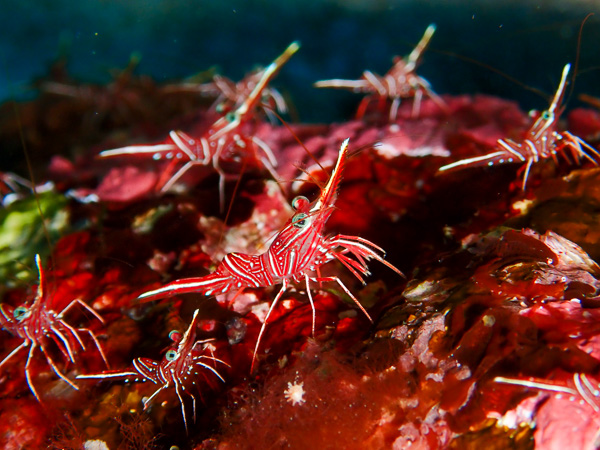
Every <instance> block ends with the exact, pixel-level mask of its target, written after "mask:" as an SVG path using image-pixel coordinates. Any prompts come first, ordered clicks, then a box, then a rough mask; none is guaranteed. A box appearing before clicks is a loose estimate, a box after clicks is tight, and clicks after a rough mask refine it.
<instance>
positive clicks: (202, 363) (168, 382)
mask: <svg viewBox="0 0 600 450" xmlns="http://www.w3.org/2000/svg"><path fill="white" fill-rule="evenodd" d="M198 312H199V310H196V311H195V312H194V317H193V318H192V322H191V323H190V326H189V327H188V328H187V330H186V331H185V333H184V334H183V336H182V335H181V334H180V333H179V332H177V331H171V333H170V334H169V337H170V338H171V340H172V341H173V342H174V345H173V346H172V347H171V348H169V350H167V352H166V353H165V356H164V358H163V359H162V360H161V361H154V360H152V359H150V358H137V359H135V360H134V361H133V369H131V370H124V371H106V372H102V373H98V374H90V375H78V376H77V379H87V380H90V379H95V380H124V381H125V382H130V381H136V382H137V381H140V382H145V381H151V382H152V383H154V384H155V385H157V386H159V387H158V389H156V391H154V393H153V394H152V395H151V396H150V397H148V398H146V399H144V400H143V402H144V410H146V409H148V407H149V406H150V404H151V403H152V401H153V400H154V399H155V398H156V396H157V395H158V394H159V393H160V392H162V391H163V390H165V389H169V388H171V387H173V388H175V393H176V394H177V398H178V399H179V403H180V406H181V414H182V416H183V422H184V425H185V429H186V432H187V431H188V422H187V414H186V411H185V403H184V400H183V394H187V395H188V396H190V397H191V398H192V408H193V417H194V420H195V418H196V397H195V396H194V394H193V393H192V392H191V389H192V388H191V386H190V384H191V385H192V386H194V385H196V382H197V380H198V376H199V374H198V371H199V370H207V371H209V372H211V373H213V374H214V375H215V376H216V377H217V378H219V379H220V380H221V381H223V382H224V381H225V380H224V379H223V377H222V376H221V374H220V373H219V372H218V371H217V370H216V369H215V368H214V367H213V366H214V363H216V362H219V363H221V364H225V365H226V366H228V364H227V363H226V362H224V361H222V360H220V359H218V358H215V357H214V356H213V355H212V354H211V355H208V354H206V351H207V350H208V349H209V344H208V342H209V341H210V340H203V341H196V327H197V325H198ZM211 363H212V364H211Z"/></svg>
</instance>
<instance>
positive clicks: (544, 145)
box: [439, 64, 600, 190]
mask: <svg viewBox="0 0 600 450" xmlns="http://www.w3.org/2000/svg"><path fill="white" fill-rule="evenodd" d="M570 68H571V65H570V64H567V65H566V66H565V67H564V69H563V72H562V77H561V80H560V84H559V85H558V89H557V90H556V94H554V98H553V99H552V102H551V103H550V107H549V108H548V109H547V110H546V111H543V112H542V113H541V114H540V115H539V117H538V118H537V119H536V121H535V122H534V123H533V125H531V127H530V128H529V130H527V133H525V139H523V141H521V142H515V141H513V140H512V139H508V138H507V139H499V140H498V143H497V145H496V150H495V151H494V152H492V153H488V154H486V155H483V156H475V157H473V158H467V159H461V160H460V161H456V162H453V163H452V164H447V165H445V166H442V167H440V168H439V171H440V172H447V171H450V170H454V169H465V168H467V167H479V166H482V165H486V166H494V165H500V164H524V165H525V166H524V173H523V190H525V188H526V186H527V179H528V178H529V172H530V170H531V166H532V165H533V164H534V163H538V162H540V161H541V160H544V159H548V158H552V160H553V161H554V162H555V163H556V164H558V157H559V156H562V157H563V158H564V159H565V160H566V161H567V162H569V163H570V164H573V162H575V163H577V164H579V163H580V162H581V159H587V160H589V161H590V162H591V163H593V164H594V165H598V162H597V158H600V153H598V151H597V150H596V149H594V148H593V147H591V146H590V145H589V144H588V143H586V142H585V141H583V140H582V139H581V138H579V137H577V136H575V135H573V134H571V133H569V132H568V131H563V132H560V131H557V123H556V122H557V121H558V118H559V117H560V114H561V113H562V111H563V109H564V108H561V107H560V104H561V102H562V99H563V97H564V94H565V87H566V83H567V76H568V74H569V70H570Z"/></svg>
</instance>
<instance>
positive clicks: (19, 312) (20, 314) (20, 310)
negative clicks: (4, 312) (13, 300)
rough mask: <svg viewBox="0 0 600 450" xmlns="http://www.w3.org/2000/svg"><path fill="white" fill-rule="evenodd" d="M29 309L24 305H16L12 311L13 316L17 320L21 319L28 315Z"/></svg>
mask: <svg viewBox="0 0 600 450" xmlns="http://www.w3.org/2000/svg"><path fill="white" fill-rule="evenodd" d="M28 313H29V310H28V309H27V308H25V307H24V306H17V307H16V308H15V310H14V311H13V316H14V318H15V319H16V320H17V321H19V322H20V321H21V320H23V319H25V318H26V317H28V316H29V314H28Z"/></svg>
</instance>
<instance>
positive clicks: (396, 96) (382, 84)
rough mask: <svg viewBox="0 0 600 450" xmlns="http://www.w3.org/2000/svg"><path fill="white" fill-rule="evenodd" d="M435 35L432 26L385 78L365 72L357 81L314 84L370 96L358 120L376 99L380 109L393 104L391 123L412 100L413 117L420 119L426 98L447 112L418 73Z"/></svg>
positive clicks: (357, 116)
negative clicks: (405, 101) (424, 53)
mask: <svg viewBox="0 0 600 450" xmlns="http://www.w3.org/2000/svg"><path fill="white" fill-rule="evenodd" d="M434 32H435V25H434V24H431V25H429V26H428V27H427V29H426V30H425V33H424V34H423V37H422V38H421V40H420V41H419V43H418V44H417V46H416V47H415V48H414V49H413V51H412V52H410V54H409V55H408V56H407V57H405V58H402V57H400V56H396V57H394V65H393V66H392V68H391V69H390V70H389V71H388V72H387V73H386V74H385V75H383V76H381V75H377V74H376V73H373V72H371V71H369V70H365V71H364V72H363V75H362V77H361V78H360V79H358V80H341V79H333V80H321V81H317V82H316V83H314V86H315V87H318V88H335V89H350V90H352V91H353V92H358V93H361V94H367V96H366V97H365V98H363V100H362V101H361V102H360V105H359V106H358V110H357V112H356V118H357V119H360V118H362V117H363V116H364V115H365V112H366V111H367V107H368V106H369V104H370V103H371V101H372V100H373V99H377V100H378V101H379V104H380V105H382V104H383V102H384V101H386V100H387V99H391V100H392V105H391V107H390V115H389V120H390V122H393V121H395V120H396V116H397V114H398V107H399V106H400V102H401V101H402V99H409V98H412V99H413V108H412V117H417V116H418V115H419V112H420V110H421V101H422V100H423V95H427V96H428V97H429V98H431V99H432V100H433V101H434V102H435V103H436V104H437V105H438V106H439V107H440V108H441V109H442V110H444V111H445V110H447V109H448V108H447V105H446V103H445V102H444V100H442V98H441V97H440V96H439V95H437V94H436V93H435V92H434V91H433V89H432V88H431V84H429V82H428V81H427V80H426V79H425V78H423V77H421V76H419V75H417V73H416V69H417V66H418V64H419V62H420V60H421V57H422V56H423V52H424V51H425V49H426V48H427V46H428V45H429V41H430V40H431V37H432V36H433V33H434Z"/></svg>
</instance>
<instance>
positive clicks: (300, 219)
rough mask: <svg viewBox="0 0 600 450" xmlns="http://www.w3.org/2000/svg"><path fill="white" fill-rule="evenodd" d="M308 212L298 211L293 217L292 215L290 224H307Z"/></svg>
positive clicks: (297, 225) (298, 225)
mask: <svg viewBox="0 0 600 450" xmlns="http://www.w3.org/2000/svg"><path fill="white" fill-rule="evenodd" d="M309 222H310V221H309V220H308V214H304V213H298V214H296V215H295V216H294V217H292V225H294V226H295V227H296V228H304V227H305V226H306V225H308V224H309Z"/></svg>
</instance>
